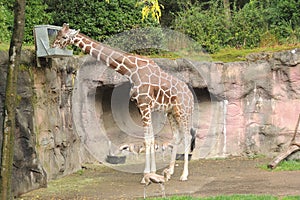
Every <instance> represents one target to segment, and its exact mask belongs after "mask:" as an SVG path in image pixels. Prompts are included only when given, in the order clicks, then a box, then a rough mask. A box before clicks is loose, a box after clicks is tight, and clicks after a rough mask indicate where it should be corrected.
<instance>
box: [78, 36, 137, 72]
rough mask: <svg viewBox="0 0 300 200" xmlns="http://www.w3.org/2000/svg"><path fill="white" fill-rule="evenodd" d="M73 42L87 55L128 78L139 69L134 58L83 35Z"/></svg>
mask: <svg viewBox="0 0 300 200" xmlns="http://www.w3.org/2000/svg"><path fill="white" fill-rule="evenodd" d="M73 42H74V45H75V46H77V47H79V48H80V49H82V50H83V51H84V52H85V53H86V54H90V55H91V56H93V57H94V58H96V59H97V60H98V61H100V60H101V61H103V62H104V63H105V64H106V65H107V66H109V67H111V68H113V69H114V70H116V71H117V72H119V73H120V74H122V75H125V76H126V77H130V75H131V73H132V71H134V70H135V68H136V67H137V65H136V60H135V59H134V57H133V56H130V55H129V54H126V53H124V52H121V51H119V50H115V49H113V48H111V47H109V46H106V45H104V44H102V43H100V42H96V41H95V40H93V39H91V38H89V37H87V36H85V35H83V34H81V33H79V34H77V35H76V36H75V38H74V39H73Z"/></svg>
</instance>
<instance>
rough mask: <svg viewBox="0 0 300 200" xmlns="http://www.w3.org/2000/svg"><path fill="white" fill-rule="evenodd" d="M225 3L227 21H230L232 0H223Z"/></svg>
mask: <svg viewBox="0 0 300 200" xmlns="http://www.w3.org/2000/svg"><path fill="white" fill-rule="evenodd" d="M223 4H224V11H225V16H226V20H227V22H230V21H231V11H230V2H229V0H223Z"/></svg>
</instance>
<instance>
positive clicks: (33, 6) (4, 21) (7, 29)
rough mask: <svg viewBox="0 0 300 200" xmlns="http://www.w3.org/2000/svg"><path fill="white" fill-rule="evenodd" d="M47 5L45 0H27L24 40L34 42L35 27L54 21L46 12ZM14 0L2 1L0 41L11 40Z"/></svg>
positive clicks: (0, 8)
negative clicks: (33, 32)
mask: <svg viewBox="0 0 300 200" xmlns="http://www.w3.org/2000/svg"><path fill="white" fill-rule="evenodd" d="M46 8H47V5H45V4H44V2H43V0H27V1H26V8H25V17H26V18H25V33H24V42H25V43H33V34H32V31H33V27H34V26H35V25H39V24H48V23H51V22H52V19H51V16H50V15H49V14H48V13H46V12H45V9H46ZM13 9H14V0H4V1H3V2H1V3H0V27H1V29H0V42H9V41H10V37H11V34H12V30H13V19H14V14H13Z"/></svg>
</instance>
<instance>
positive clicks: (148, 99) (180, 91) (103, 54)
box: [52, 24, 194, 181]
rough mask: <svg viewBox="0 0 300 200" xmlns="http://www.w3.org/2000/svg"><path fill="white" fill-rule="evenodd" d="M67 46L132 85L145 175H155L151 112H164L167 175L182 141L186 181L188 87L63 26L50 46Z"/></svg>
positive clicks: (189, 124)
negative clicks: (168, 135)
mask: <svg viewBox="0 0 300 200" xmlns="http://www.w3.org/2000/svg"><path fill="white" fill-rule="evenodd" d="M68 45H75V46H77V47H79V48H81V49H82V51H83V52H85V53H86V54H90V55H91V56H93V57H94V58H96V59H97V60H98V61H100V60H101V61H103V62H104V63H105V64H106V65H107V66H108V67H110V68H112V69H114V70H115V71H116V72H118V73H120V74H122V75H123V76H125V77H126V78H127V79H128V80H129V81H130V83H131V84H132V87H131V90H130V96H131V99H132V100H134V101H135V102H136V105H137V107H138V109H139V111H140V114H141V118H142V124H143V129H144V140H145V148H146V150H145V157H146V159H145V169H144V174H148V173H154V172H156V163H155V147H154V144H155V143H154V133H153V128H152V121H151V113H152V112H154V111H164V112H165V113H166V115H167V118H168V120H169V123H170V125H171V130H172V132H173V140H174V142H173V150H172V154H171V161H170V164H169V170H170V174H173V173H174V166H175V160H176V153H177V147H178V145H179V144H180V142H181V141H182V139H183V138H184V145H185V155H184V169H183V172H182V175H181V177H180V180H181V181H186V180H187V177H188V153H189V151H190V150H189V148H190V141H191V140H190V136H191V135H190V134H189V133H190V130H192V112H193V108H194V97H193V94H192V92H191V90H190V89H189V87H188V86H187V84H185V83H184V82H183V81H181V80H179V79H178V78H176V77H174V76H171V75H170V74H168V73H166V72H165V71H163V70H162V69H161V68H160V67H159V66H158V65H157V64H156V63H155V62H154V61H153V60H152V59H149V58H146V57H142V56H139V55H132V54H129V53H126V52H122V51H120V50H116V49H114V48H111V47H109V46H107V45H104V44H102V43H99V42H97V41H94V40H93V39H91V38H89V37H87V36H86V35H84V34H82V33H79V30H74V29H70V28H69V25H68V24H63V26H62V28H61V29H60V30H59V31H58V33H57V36H56V38H55V40H54V41H53V44H52V47H53V48H65V47H66V46H68Z"/></svg>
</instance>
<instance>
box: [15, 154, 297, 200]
mask: <svg viewBox="0 0 300 200" xmlns="http://www.w3.org/2000/svg"><path fill="white" fill-rule="evenodd" d="M269 161H270V159H266V158H259V159H241V158H231V159H224V160H223V159H221V160H199V161H191V162H190V175H189V180H188V181H186V182H181V181H179V177H180V174H181V172H182V166H183V162H181V161H180V162H178V167H176V168H175V174H174V175H173V176H172V179H171V180H170V181H169V182H167V183H166V195H167V196H172V195H189V196H193V197H206V196H217V195H230V194H258V195H263V194H269V195H273V196H278V197H281V196H286V195H292V196H295V195H300V171H282V172H280V171H267V170H263V169H261V168H260V166H262V165H265V164H267V163H268V162H269ZM159 172H161V171H159ZM159 172H158V173H159ZM141 178H142V174H132V173H125V172H121V171H117V170H113V169H111V168H109V167H106V166H103V165H99V166H96V165H87V169H84V170H82V171H79V172H77V173H75V174H73V175H70V176H67V177H64V178H62V179H59V180H55V181H51V182H50V183H49V184H48V187H47V188H42V189H39V190H35V191H32V192H29V193H27V194H25V195H23V196H21V197H20V199H24V200H27V199H85V200H87V199H88V200H92V199H139V198H140V199H142V198H143V188H144V187H143V185H141V184H140V181H141ZM147 195H148V197H149V196H152V197H153V196H160V195H161V190H160V187H159V185H157V184H152V185H150V186H149V187H148V189H147Z"/></svg>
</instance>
